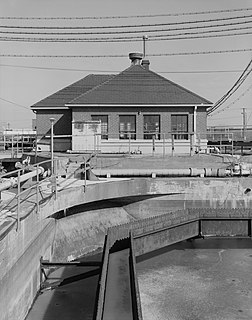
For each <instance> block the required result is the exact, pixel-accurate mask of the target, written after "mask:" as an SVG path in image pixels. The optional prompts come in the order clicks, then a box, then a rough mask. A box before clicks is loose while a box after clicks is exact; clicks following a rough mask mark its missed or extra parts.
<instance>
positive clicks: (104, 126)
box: [91, 115, 108, 140]
mask: <svg viewBox="0 0 252 320" xmlns="http://www.w3.org/2000/svg"><path fill="white" fill-rule="evenodd" d="M91 118H92V120H96V121H97V120H98V121H101V138H102V139H104V140H108V116H103V115H92V116H91Z"/></svg>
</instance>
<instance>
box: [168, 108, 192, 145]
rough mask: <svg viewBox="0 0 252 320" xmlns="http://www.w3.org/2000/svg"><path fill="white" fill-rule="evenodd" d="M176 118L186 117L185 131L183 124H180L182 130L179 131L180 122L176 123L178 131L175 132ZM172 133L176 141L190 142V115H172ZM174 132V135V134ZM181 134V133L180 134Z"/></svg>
mask: <svg viewBox="0 0 252 320" xmlns="http://www.w3.org/2000/svg"><path fill="white" fill-rule="evenodd" d="M174 117H176V118H177V117H185V118H186V122H185V123H186V130H184V129H183V122H181V123H180V125H181V126H182V128H181V129H178V121H176V129H175V130H174V127H173V121H172V119H173V118H174ZM171 132H172V134H173V137H174V139H176V140H188V139H189V114H188V113H176V114H171ZM173 132H174V133H173ZM180 132H181V133H180Z"/></svg>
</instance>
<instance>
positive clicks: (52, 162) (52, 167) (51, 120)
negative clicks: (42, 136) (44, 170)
mask: <svg viewBox="0 0 252 320" xmlns="http://www.w3.org/2000/svg"><path fill="white" fill-rule="evenodd" d="M54 121H55V119H54V118H50V122H51V171H52V175H53V174H54V161H53V125H54Z"/></svg>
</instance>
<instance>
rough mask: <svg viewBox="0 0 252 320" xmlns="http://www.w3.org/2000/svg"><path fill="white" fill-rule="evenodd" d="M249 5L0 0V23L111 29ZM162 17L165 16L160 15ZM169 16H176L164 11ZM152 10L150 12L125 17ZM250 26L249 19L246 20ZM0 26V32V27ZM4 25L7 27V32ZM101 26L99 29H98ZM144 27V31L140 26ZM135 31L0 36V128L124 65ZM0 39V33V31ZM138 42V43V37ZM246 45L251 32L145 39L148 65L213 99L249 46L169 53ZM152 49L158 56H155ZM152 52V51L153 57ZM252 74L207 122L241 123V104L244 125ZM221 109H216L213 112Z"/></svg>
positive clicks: (251, 99)
mask: <svg viewBox="0 0 252 320" xmlns="http://www.w3.org/2000/svg"><path fill="white" fill-rule="evenodd" d="M238 8H252V0H239V1H237V0H211V1H209V0H127V1H125V0H43V1H41V0H8V1H6V0H0V17H1V19H0V25H1V26H6V25H8V26H11V25H15V26H43V27H44V26H64V27H66V26H85V27H87V26H109V25H110V26H111V25H135V24H157V23H168V22H169V23H175V22H182V21H190V20H204V19H213V18H224V17H230V16H242V15H250V17H251V18H252V10H251V11H247V12H241V13H239V12H230V13H219V14H218V15H217V14H213V13H208V14H204V15H191V16H190V15H182V14H184V13H190V12H191V13H192V12H202V11H203V12H206V11H207V12H208V11H209V12H211V11H216V10H227V9H230V10H232V9H238ZM161 14H170V16H160V15H161ZM172 14H179V15H177V16H174V15H173V16H172ZM137 15H138V16H139V15H141V16H142V15H158V17H151V18H150V17H149V18H144V17H138V18H137V17H130V18H125V16H137ZM111 16H113V17H118V16H124V18H113V19H90V20H88V19H79V20H77V19H76V20H74V19H71V20H66V19H65V20H43V19H41V20H33V19H30V20H26V19H23V20H20V19H15V20H14V19H3V18H4V17H5V18H6V17H11V18H13V17H30V18H31V17H36V18H38V17H40V18H45V17H47V18H49V17H68V18H73V17H103V18H104V17H111ZM247 26H250V29H247V31H249V30H250V31H252V23H251V24H247ZM1 30H2V31H3V30H4V29H1V27H0V31H1ZM8 30H9V29H8ZM101 30H103V29H99V31H101ZM146 30H147V29H146ZM143 35H144V34H142V35H139V41H135V42H115V43H111V42H104V43H91V42H84V43H73V42H69V43H66V42H65V43H56V42H50V43H36V42H35V43H33V42H10V41H2V40H1V41H0V42H1V43H0V131H1V130H2V129H4V128H7V127H9V128H15V129H21V128H22V129H29V128H31V123H32V119H33V118H35V114H34V113H33V112H32V111H31V110H30V106H31V105H33V104H34V103H36V102H38V101H40V100H41V99H43V98H45V97H47V96H48V95H50V94H52V93H54V92H56V91H57V90H59V89H61V88H63V87H65V86H67V85H69V84H71V83H73V82H75V81H77V80H79V79H81V78H83V77H85V76H86V75H88V74H90V73H109V74H110V73H118V72H120V71H123V70H124V69H126V68H127V67H129V66H130V60H129V58H128V54H129V53H130V52H142V51H143V41H142V36H143ZM0 36H1V35H0ZM140 39H141V40H140ZM242 49H252V34H247V35H239V36H230V37H213V38H203V39H186V40H183V39H181V40H163V41H151V40H147V41H146V58H148V59H149V60H150V69H151V70H152V71H154V72H157V73H159V74H160V75H162V76H164V77H166V78H167V79H169V80H171V81H174V82H175V83H177V84H179V85H182V86H184V87H185V88H187V89H189V90H191V91H193V92H195V93H197V94H199V95H200V96H202V97H204V98H206V99H208V100H210V101H211V102H213V103H215V102H216V101H218V100H219V99H220V98H221V97H222V96H223V95H224V94H226V93H227V92H228V91H229V90H230V88H231V87H232V86H233V85H234V83H235V82H236V81H237V79H238V78H239V77H240V75H241V74H242V72H243V71H244V69H245V68H246V66H247V65H248V64H249V62H250V60H251V59H252V51H251V50H250V51H240V52H226V53H218V54H217V53H207V54H187V55H185V54H180V55H178V54H176V55H163V54H171V53H192V52H194V53H195V52H209V51H210V52H212V51H227V50H228V51H230V50H242ZM16 54H21V55H122V56H123V57H100V58H87V57H82V58H59V57H58V58H49V57H47V58H41V57H6V56H4V55H16ZM158 54H161V55H160V56H158ZM153 55H156V56H153ZM251 79H252V75H251V74H250V76H248V77H247V79H246V80H245V81H244V82H243V83H242V85H241V86H240V88H239V89H238V90H237V91H236V92H235V94H234V95H232V96H231V97H230V98H229V99H228V100H227V101H226V102H225V103H224V104H223V105H222V107H221V108H219V109H218V110H217V111H216V112H214V113H212V115H211V117H209V118H208V125H242V120H243V117H242V114H241V113H242V108H246V113H247V119H248V123H247V124H248V125H252V90H251V84H252V81H251ZM221 109H224V111H221Z"/></svg>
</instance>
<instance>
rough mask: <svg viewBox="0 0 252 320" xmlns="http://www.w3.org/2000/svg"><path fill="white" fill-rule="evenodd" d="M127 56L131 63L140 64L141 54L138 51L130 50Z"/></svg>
mask: <svg viewBox="0 0 252 320" xmlns="http://www.w3.org/2000/svg"><path fill="white" fill-rule="evenodd" d="M129 58H130V60H131V65H140V63H141V60H142V59H143V54H142V53H140V52H132V53H130V54H129Z"/></svg>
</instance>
